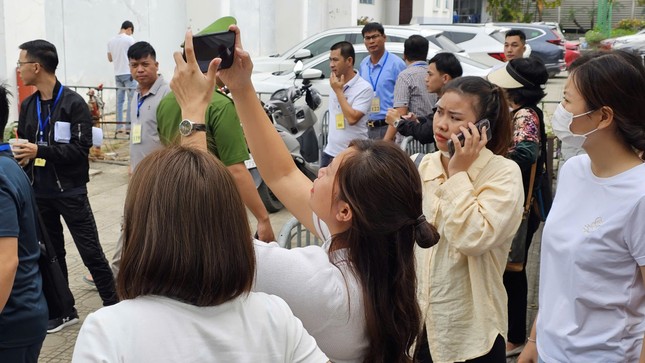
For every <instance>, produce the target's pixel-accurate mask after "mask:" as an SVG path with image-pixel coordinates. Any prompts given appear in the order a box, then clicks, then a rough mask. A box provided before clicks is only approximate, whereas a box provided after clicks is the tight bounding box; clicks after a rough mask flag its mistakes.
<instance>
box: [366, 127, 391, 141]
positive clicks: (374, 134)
mask: <svg viewBox="0 0 645 363" xmlns="http://www.w3.org/2000/svg"><path fill="white" fill-rule="evenodd" d="M386 132H387V125H383V126H377V127H369V126H368V127H367V137H368V138H369V139H371V140H383V137H385V133H386Z"/></svg>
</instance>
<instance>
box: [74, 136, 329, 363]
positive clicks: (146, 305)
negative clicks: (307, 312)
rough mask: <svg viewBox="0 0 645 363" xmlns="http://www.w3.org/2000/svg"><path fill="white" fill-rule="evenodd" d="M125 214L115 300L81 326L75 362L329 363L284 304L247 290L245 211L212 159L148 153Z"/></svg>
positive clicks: (250, 265) (178, 151) (251, 264)
mask: <svg viewBox="0 0 645 363" xmlns="http://www.w3.org/2000/svg"><path fill="white" fill-rule="evenodd" d="M214 186H217V187H214ZM124 217H125V218H124V220H125V223H124V233H123V234H124V237H125V238H124V242H123V256H122V259H121V269H120V271H119V275H118V276H117V282H118V285H117V286H118V288H117V289H118V294H119V298H120V299H121V302H119V303H118V304H116V305H113V306H108V307H104V308H102V309H99V310H98V311H96V312H94V313H92V314H90V315H89V316H88V317H87V318H86V319H85V322H84V323H83V327H82V328H81V331H80V332H79V335H78V339H77V341H76V346H75V348H74V355H73V358H72V361H73V362H79V363H80V362H82V363H87V362H108V363H109V362H112V363H117V362H136V363H140V362H285V363H287V362H303V363H305V362H307V363H308V362H320V363H322V362H327V361H328V360H327V357H326V356H325V355H324V354H323V353H322V351H321V350H320V349H319V348H318V347H317V346H316V341H315V340H314V338H312V337H311V336H310V335H309V334H308V333H307V331H306V330H305V329H304V327H303V326H302V323H301V322H300V320H299V319H298V318H296V317H295V316H294V315H293V313H292V312H291V310H290V309H289V307H288V305H287V304H286V303H285V302H284V301H283V300H282V299H280V298H279V297H276V296H272V295H267V294H264V293H259V292H250V290H251V286H252V284H253V278H254V277H255V265H256V263H255V256H254V254H253V245H252V244H251V239H250V237H249V236H250V235H251V231H250V229H249V224H248V220H247V217H246V210H245V208H244V204H242V199H241V197H240V195H239V193H238V192H237V190H236V187H235V184H234V182H233V179H232V177H231V175H230V173H229V172H228V171H227V169H226V167H225V166H224V165H223V164H222V163H221V162H219V161H218V160H217V159H216V158H215V157H214V156H213V155H211V154H209V153H207V152H204V151H201V150H196V149H193V148H186V147H175V148H171V149H165V150H161V151H157V152H155V153H153V154H151V155H149V156H147V157H146V158H145V159H144V160H143V161H142V162H141V164H139V166H138V167H137V172H136V173H134V174H133V176H132V179H130V184H129V186H128V194H127V197H126V201H125V209H124Z"/></svg>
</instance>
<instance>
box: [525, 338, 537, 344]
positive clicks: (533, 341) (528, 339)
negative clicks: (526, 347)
mask: <svg viewBox="0 0 645 363" xmlns="http://www.w3.org/2000/svg"><path fill="white" fill-rule="evenodd" d="M526 342H527V343H528V342H531V343H536V342H537V341H536V340H535V339H531V337H528V338H526Z"/></svg>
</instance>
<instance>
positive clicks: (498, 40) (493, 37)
mask: <svg viewBox="0 0 645 363" xmlns="http://www.w3.org/2000/svg"><path fill="white" fill-rule="evenodd" d="M419 27H421V28H422V29H433V30H441V31H443V35H444V36H445V37H447V38H449V39H450V40H452V41H453V42H455V43H456V44H457V45H458V46H460V47H461V48H463V49H464V50H465V51H466V52H467V53H468V56H469V57H470V58H472V59H474V60H476V61H478V62H480V63H484V64H486V65H489V66H498V65H499V64H500V63H502V62H504V61H505V60H506V59H505V58H504V34H505V33H506V31H508V28H506V27H500V26H495V25H492V24H461V23H460V24H422V25H420V26H419Z"/></svg>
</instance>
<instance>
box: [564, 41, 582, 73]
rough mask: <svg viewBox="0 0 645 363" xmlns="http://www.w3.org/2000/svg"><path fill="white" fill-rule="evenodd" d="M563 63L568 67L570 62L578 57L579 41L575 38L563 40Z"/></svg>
mask: <svg viewBox="0 0 645 363" xmlns="http://www.w3.org/2000/svg"><path fill="white" fill-rule="evenodd" d="M564 49H565V50H564V63H565V64H566V66H567V69H569V66H571V63H573V61H575V60H576V59H578V58H580V42H579V41H577V40H575V41H572V40H567V41H566V42H564Z"/></svg>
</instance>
